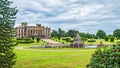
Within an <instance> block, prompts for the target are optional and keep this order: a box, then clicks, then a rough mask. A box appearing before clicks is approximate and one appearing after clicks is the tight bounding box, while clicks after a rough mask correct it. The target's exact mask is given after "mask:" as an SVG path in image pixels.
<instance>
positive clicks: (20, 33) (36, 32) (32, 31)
mask: <svg viewBox="0 0 120 68" xmlns="http://www.w3.org/2000/svg"><path fill="white" fill-rule="evenodd" d="M16 36H17V37H32V36H35V37H50V28H48V27H44V26H41V24H36V26H28V25H27V23H26V22H22V23H21V26H19V27H16Z"/></svg>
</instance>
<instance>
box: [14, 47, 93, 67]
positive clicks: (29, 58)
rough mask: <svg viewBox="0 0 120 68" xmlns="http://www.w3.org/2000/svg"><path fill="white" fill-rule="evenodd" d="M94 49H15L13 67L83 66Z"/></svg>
mask: <svg viewBox="0 0 120 68" xmlns="http://www.w3.org/2000/svg"><path fill="white" fill-rule="evenodd" d="M94 50H95V49H79V48H76V49H75V48H61V49H57V48H56V49H55V48H47V49H29V50H15V52H16V54H17V62H16V65H15V68H85V67H86V64H87V63H88V62H89V59H90V57H91V54H92V53H93V52H94Z"/></svg>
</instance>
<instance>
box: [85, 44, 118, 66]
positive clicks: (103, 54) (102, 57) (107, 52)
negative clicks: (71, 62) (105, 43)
mask: <svg viewBox="0 0 120 68" xmlns="http://www.w3.org/2000/svg"><path fill="white" fill-rule="evenodd" d="M87 68H120V45H113V46H109V47H105V48H98V49H97V50H96V51H95V53H94V54H93V55H92V57H91V59H90V63H89V64H88V65H87Z"/></svg>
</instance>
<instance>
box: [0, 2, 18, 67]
mask: <svg viewBox="0 0 120 68" xmlns="http://www.w3.org/2000/svg"><path fill="white" fill-rule="evenodd" d="M11 3H12V2H10V1H8V0H0V68H12V67H13V65H14V64H15V61H16V60H15V58H16V55H15V53H14V52H13V47H14V46H15V42H14V41H13V40H12V35H13V28H14V23H15V18H16V16H15V15H16V13H17V10H16V8H11V7H10V4H11Z"/></svg>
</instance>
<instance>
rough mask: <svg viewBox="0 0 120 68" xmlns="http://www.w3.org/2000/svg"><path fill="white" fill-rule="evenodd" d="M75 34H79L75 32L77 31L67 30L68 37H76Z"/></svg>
mask: <svg viewBox="0 0 120 68" xmlns="http://www.w3.org/2000/svg"><path fill="white" fill-rule="evenodd" d="M77 33H79V31H77V30H69V31H68V36H69V37H72V38H73V37H76V34H77Z"/></svg>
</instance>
